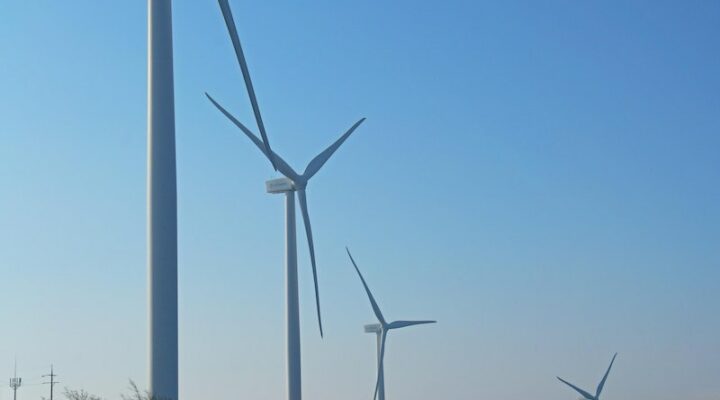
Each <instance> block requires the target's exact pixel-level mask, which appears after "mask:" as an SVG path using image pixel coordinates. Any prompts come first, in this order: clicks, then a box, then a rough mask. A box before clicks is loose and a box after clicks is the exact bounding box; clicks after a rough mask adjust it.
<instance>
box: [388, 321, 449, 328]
mask: <svg viewBox="0 0 720 400" xmlns="http://www.w3.org/2000/svg"><path fill="white" fill-rule="evenodd" d="M434 323H437V321H394V322H391V323H390V324H389V325H388V329H399V328H405V327H407V326H413V325H424V324H434Z"/></svg>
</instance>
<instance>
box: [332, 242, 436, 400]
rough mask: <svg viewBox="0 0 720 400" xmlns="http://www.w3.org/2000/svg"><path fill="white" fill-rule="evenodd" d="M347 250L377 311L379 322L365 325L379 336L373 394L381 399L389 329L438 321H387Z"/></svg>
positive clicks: (383, 393)
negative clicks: (375, 381) (376, 373)
mask: <svg viewBox="0 0 720 400" xmlns="http://www.w3.org/2000/svg"><path fill="white" fill-rule="evenodd" d="M345 250H346V251H347V253H348V256H349V257H350V261H351V262H352V264H353V266H354V267H355V271H357V273H358V276H359V277H360V280H361V281H362V284H363V286H364V287H365V292H366V293H367V296H368V299H370V305H371V306H372V309H373V312H374V313H375V316H376V317H377V319H378V322H379V324H372V325H366V326H365V332H368V333H375V334H376V335H377V338H378V350H377V351H378V356H377V357H378V375H377V383H376V384H375V394H374V396H373V399H375V398H379V400H385V366H384V365H385V361H384V360H385V342H386V340H387V334H388V331H390V330H392V329H400V328H405V327H408V326H413V325H423V324H434V323H436V322H437V321H393V322H387V321H386V320H385V317H384V316H383V314H382V312H381V311H380V307H379V306H378V304H377V302H376V301H375V298H374V297H373V295H372V293H371V292H370V288H369V287H368V285H367V283H366V282H365V278H363V276H362V274H361V273H360V269H359V268H358V266H357V264H356V263H355V260H354V259H353V256H352V254H350V249H348V248H347V247H346V248H345Z"/></svg>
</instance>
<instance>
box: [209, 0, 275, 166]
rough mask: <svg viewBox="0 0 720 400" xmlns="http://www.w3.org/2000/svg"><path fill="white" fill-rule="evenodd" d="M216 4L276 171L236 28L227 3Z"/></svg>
mask: <svg viewBox="0 0 720 400" xmlns="http://www.w3.org/2000/svg"><path fill="white" fill-rule="evenodd" d="M218 4H220V10H221V11H222V15H223V18H224V19H225V25H227V29H228V33H229V34H230V40H231V41H232V44H233V47H234V48H235V56H237V60H238V63H239V64H240V69H241V70H242V74H243V79H245V87H246V88H247V92H248V96H249V97H250V104H252V109H253V113H254V114H255V120H256V121H257V125H258V129H260V135H262V140H263V143H264V145H265V151H266V152H267V154H268V158H269V159H270V163H271V164H272V166H273V168H275V170H276V171H277V166H276V165H275V159H274V158H273V153H272V151H271V150H270V141H268V137H267V133H266V132H265V124H264V123H263V120H262V115H260V107H258V102H257V98H256V96H255V89H254V88H253V84H252V81H251V80H250V71H249V70H248V66H247V62H246V61H245V54H244V53H243V50H242V46H241V45H240V37H239V36H238V33H237V28H236V27H235V20H233V16H232V11H231V10H230V4H229V3H228V0H218Z"/></svg>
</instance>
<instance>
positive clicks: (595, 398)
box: [557, 353, 617, 400]
mask: <svg viewBox="0 0 720 400" xmlns="http://www.w3.org/2000/svg"><path fill="white" fill-rule="evenodd" d="M615 357H617V353H615V355H614V356H613V358H612V360H611V361H610V366H609V367H608V369H607V371H605V376H603V378H602V380H601V381H600V384H598V387H597V389H596V390H595V395H594V396H593V395H591V394H590V393H588V392H586V391H584V390H582V389H580V388H579V387H577V386H575V385H573V384H572V383H570V382H568V381H566V380H564V379H563V378H561V377H559V376H558V377H557V378H558V379H559V380H560V382H562V383H564V384H566V385H568V386H570V387H571V388H573V389H575V391H576V392H578V393H580V394H581V395H582V396H583V398H585V399H587V400H600V393H602V390H603V387H605V381H607V378H608V375H610V369H611V368H612V366H613V363H614V362H615Z"/></svg>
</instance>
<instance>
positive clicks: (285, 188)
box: [265, 178, 295, 193]
mask: <svg viewBox="0 0 720 400" xmlns="http://www.w3.org/2000/svg"><path fill="white" fill-rule="evenodd" d="M265 189H266V190H267V192H268V193H285V192H290V191H293V190H295V185H293V182H292V181H291V180H290V179H288V178H279V179H271V180H269V181H267V182H265Z"/></svg>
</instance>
